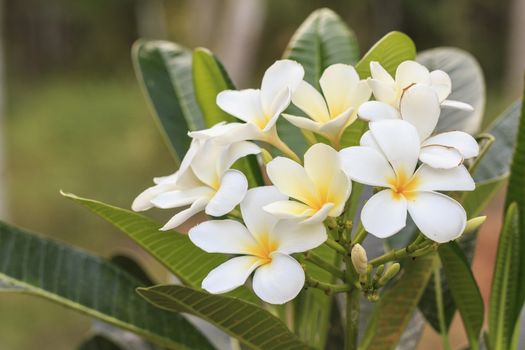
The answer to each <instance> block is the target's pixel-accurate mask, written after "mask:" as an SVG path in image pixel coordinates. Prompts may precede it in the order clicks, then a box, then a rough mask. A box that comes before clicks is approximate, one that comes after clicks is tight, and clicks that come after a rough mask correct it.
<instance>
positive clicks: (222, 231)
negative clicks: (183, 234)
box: [188, 220, 257, 254]
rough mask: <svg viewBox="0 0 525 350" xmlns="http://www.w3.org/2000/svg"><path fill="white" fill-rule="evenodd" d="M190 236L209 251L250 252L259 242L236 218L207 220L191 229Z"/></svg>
mask: <svg viewBox="0 0 525 350" xmlns="http://www.w3.org/2000/svg"><path fill="white" fill-rule="evenodd" d="M188 235H189V238H190V240H191V241H192V242H193V244H195V245H196V246H197V247H199V248H201V249H202V250H204V251H205V252H208V253H223V254H250V251H251V248H252V247H253V246H254V245H256V244H257V241H256V240H255V238H254V237H253V236H252V235H251V234H250V232H248V230H247V229H246V227H244V225H243V224H241V223H240V222H238V221H235V220H210V221H205V222H203V223H201V224H199V225H197V226H195V227H193V228H192V229H190V231H189V233H188Z"/></svg>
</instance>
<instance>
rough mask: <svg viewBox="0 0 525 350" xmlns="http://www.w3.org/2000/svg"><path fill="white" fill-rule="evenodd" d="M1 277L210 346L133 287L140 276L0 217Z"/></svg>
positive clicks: (159, 338) (177, 340) (165, 342)
mask: <svg viewBox="0 0 525 350" xmlns="http://www.w3.org/2000/svg"><path fill="white" fill-rule="evenodd" d="M0 242H2V244H0V280H1V281H5V282H7V283H9V284H12V285H14V286H16V287H19V288H22V289H23V290H24V292H26V293H30V294H33V295H36V296H40V297H43V298H45V299H48V300H51V301H54V302H56V303H58V304H60V305H63V306H66V307H69V308H71V309H73V310H76V311H79V312H82V313H85V314H87V315H89V316H92V317H96V318H98V319H100V320H103V321H105V322H107V323H110V324H112V325H115V326H118V327H121V328H124V329H126V330H129V331H132V332H134V333H137V334H139V335H141V336H143V337H145V338H147V339H149V340H151V341H152V342H154V343H156V344H158V345H160V346H164V347H168V348H177V349H179V348H182V349H197V348H199V349H212V346H211V345H210V343H209V342H208V340H206V338H204V337H203V336H202V335H201V334H200V333H199V332H198V331H197V330H196V329H195V328H194V327H193V326H192V325H191V324H190V323H189V322H188V321H186V319H184V318H183V317H182V316H181V315H177V314H170V313H168V312H159V310H157V309H155V308H154V307H151V306H150V305H148V303H146V302H144V300H142V299H141V298H140V297H139V296H138V295H136V293H135V291H134V289H135V288H136V287H138V286H140V282H139V281H137V280H135V279H134V278H133V277H131V276H130V275H128V274H127V273H125V272H123V271H122V270H120V269H118V268H117V267H116V266H115V265H113V264H111V263H109V262H107V261H105V260H104V259H102V258H100V257H97V256H94V255H91V254H89V253H86V252H84V251H81V250H79V249H76V248H73V247H70V246H68V245H65V244H62V243H58V242H55V241H52V240H50V239H46V238H44V237H41V236H38V235H35V234H32V233H29V232H27V231H25V230H22V229H19V228H16V227H13V226H9V225H7V224H5V223H0Z"/></svg>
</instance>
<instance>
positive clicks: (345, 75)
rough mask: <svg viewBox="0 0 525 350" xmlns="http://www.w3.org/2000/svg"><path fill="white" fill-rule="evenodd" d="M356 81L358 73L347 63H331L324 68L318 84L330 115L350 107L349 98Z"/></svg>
mask: <svg viewBox="0 0 525 350" xmlns="http://www.w3.org/2000/svg"><path fill="white" fill-rule="evenodd" d="M358 82H359V75H358V74H357V72H356V70H355V68H354V67H352V66H350V65H348V64H342V63H337V64H332V65H330V66H328V67H327V68H326V69H325V70H324V72H323V74H322V75H321V79H320V80H319V84H320V85H321V90H323V95H324V97H325V99H326V104H327V105H328V109H329V110H330V115H331V116H332V117H336V116H338V115H340V114H341V113H343V112H344V111H346V110H347V109H348V108H349V107H352V106H351V105H350V101H351V100H350V98H351V96H352V93H353V92H354V91H353V90H354V89H355V87H356V86H357V83H358Z"/></svg>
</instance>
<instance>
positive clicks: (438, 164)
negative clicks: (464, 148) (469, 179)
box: [419, 146, 463, 169]
mask: <svg viewBox="0 0 525 350" xmlns="http://www.w3.org/2000/svg"><path fill="white" fill-rule="evenodd" d="M419 160H421V162H423V163H425V164H428V165H429V166H431V167H433V168H438V169H450V168H454V167H457V166H458V165H460V164H461V163H463V156H462V155H461V153H459V151H458V150H457V149H455V148H452V147H445V146H424V147H421V152H420V153H419Z"/></svg>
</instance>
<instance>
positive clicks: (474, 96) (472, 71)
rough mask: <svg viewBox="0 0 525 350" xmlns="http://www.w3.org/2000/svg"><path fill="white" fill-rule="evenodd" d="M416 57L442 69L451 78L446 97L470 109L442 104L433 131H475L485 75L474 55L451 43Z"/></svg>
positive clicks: (479, 123) (432, 68) (483, 103)
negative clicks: (449, 88) (437, 121)
mask: <svg viewBox="0 0 525 350" xmlns="http://www.w3.org/2000/svg"><path fill="white" fill-rule="evenodd" d="M417 61H418V62H420V63H421V64H423V65H424V66H426V67H427V68H428V69H429V70H436V69H440V70H442V71H445V72H446V73H448V75H449V76H450V79H451V80H452V92H451V93H450V96H449V97H448V98H447V99H449V100H455V101H461V102H466V103H469V104H470V105H471V106H472V107H474V111H472V112H467V111H462V110H459V109H456V108H443V110H442V111H441V115H440V116H439V123H438V125H437V127H436V131H437V132H443V131H452V130H462V131H466V132H468V133H471V134H475V133H477V132H478V131H479V128H480V125H481V120H482V117H483V111H484V109H485V79H484V78H483V71H482V70H481V67H480V65H479V63H478V61H476V59H475V58H474V57H473V56H472V55H471V54H469V53H468V52H466V51H464V50H461V49H458V48H454V47H438V48H435V49H430V50H425V51H423V52H420V53H419V54H418V55H417Z"/></svg>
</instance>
